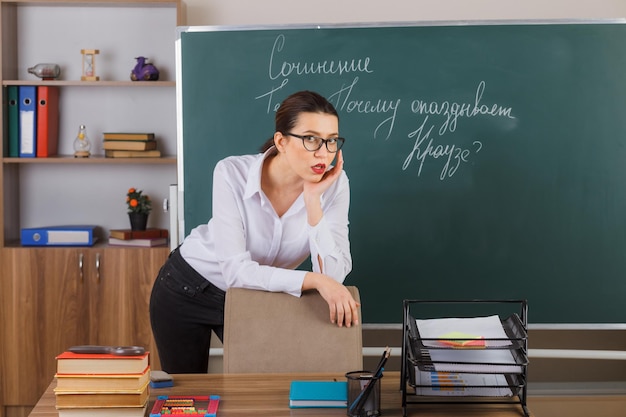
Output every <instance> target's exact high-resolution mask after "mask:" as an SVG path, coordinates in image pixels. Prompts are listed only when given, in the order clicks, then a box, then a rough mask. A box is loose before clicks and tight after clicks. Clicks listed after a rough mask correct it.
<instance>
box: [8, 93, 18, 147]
mask: <svg viewBox="0 0 626 417" xmlns="http://www.w3.org/2000/svg"><path fill="white" fill-rule="evenodd" d="M18 104H19V93H18V86H17V85H9V86H8V87H7V133H8V136H7V137H8V138H9V149H8V153H7V156H9V157H11V158H17V157H19V156H20V130H19V124H20V113H19V108H18Z"/></svg>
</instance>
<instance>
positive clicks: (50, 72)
mask: <svg viewBox="0 0 626 417" xmlns="http://www.w3.org/2000/svg"><path fill="white" fill-rule="evenodd" d="M28 72H29V73H31V74H33V75H36V76H37V77H39V78H41V79H43V80H53V79H55V78H59V76H60V75H61V67H59V66H58V65H57V64H37V65H35V66H34V67H30V68H29V69H28Z"/></svg>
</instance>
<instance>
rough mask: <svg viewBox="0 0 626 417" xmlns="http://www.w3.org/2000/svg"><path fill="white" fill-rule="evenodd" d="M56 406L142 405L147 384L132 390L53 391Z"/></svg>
mask: <svg viewBox="0 0 626 417" xmlns="http://www.w3.org/2000/svg"><path fill="white" fill-rule="evenodd" d="M54 394H55V396H56V407H57V408H63V407H65V408H81V407H82V408H95V407H143V406H145V405H146V403H147V401H148V396H149V395H150V389H149V387H148V384H147V383H146V385H144V386H143V387H142V388H141V389H138V390H134V391H131V390H129V391H121V390H118V391H114V390H111V391H98V392H89V391H57V390H55V391H54Z"/></svg>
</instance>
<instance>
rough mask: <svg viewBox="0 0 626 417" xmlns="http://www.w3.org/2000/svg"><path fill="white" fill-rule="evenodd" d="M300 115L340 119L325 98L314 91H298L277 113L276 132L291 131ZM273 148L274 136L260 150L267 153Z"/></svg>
mask: <svg viewBox="0 0 626 417" xmlns="http://www.w3.org/2000/svg"><path fill="white" fill-rule="evenodd" d="M300 113H325V114H331V115H333V116H335V117H337V119H339V115H338V114H337V110H335V107H334V106H333V105H332V104H330V102H329V101H328V100H326V99H325V98H324V97H322V96H321V95H319V94H318V93H315V92H313V91H298V92H297V93H293V94H292V95H290V96H289V97H287V98H286V99H285V100H283V102H282V103H281V104H280V107H279V108H278V110H277V111H276V116H275V119H274V120H275V132H283V133H285V132H289V131H291V129H293V127H294V126H295V125H296V122H297V119H298V116H299V115H300ZM272 146H274V136H273V135H272V137H271V138H269V139H268V140H267V141H266V142H265V143H264V144H263V146H261V149H260V150H261V152H265V151H267V150H268V149H269V148H271V147H272Z"/></svg>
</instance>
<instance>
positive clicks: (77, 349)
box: [68, 345, 146, 356]
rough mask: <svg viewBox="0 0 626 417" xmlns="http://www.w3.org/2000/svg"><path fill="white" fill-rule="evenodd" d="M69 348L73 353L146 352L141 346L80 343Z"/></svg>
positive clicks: (129, 353) (124, 353)
mask: <svg viewBox="0 0 626 417" xmlns="http://www.w3.org/2000/svg"><path fill="white" fill-rule="evenodd" d="M68 350H69V351H70V352H73V353H108V354H110V355H116V356H139V355H143V354H144V353H146V350H145V349H144V348H143V347H141V346H99V345H80V346H72V347H70V348H69V349H68Z"/></svg>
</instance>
